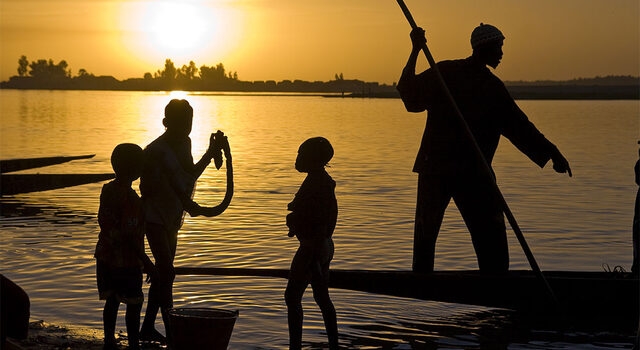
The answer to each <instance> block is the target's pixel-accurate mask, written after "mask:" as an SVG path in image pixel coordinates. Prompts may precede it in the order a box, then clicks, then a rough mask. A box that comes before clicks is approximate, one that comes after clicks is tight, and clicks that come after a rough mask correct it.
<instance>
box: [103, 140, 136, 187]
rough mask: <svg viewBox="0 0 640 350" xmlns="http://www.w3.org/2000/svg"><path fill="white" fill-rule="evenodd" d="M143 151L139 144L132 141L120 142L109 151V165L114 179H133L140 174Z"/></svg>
mask: <svg viewBox="0 0 640 350" xmlns="http://www.w3.org/2000/svg"><path fill="white" fill-rule="evenodd" d="M143 160H144V153H143V151H142V148H140V146H138V145H136V144H133V143H121V144H119V145H117V146H116V147H115V148H114V149H113V152H112V153H111V166H112V167H113V171H114V172H115V173H116V179H121V180H125V181H134V180H136V179H137V178H139V177H140V174H142V164H143Z"/></svg>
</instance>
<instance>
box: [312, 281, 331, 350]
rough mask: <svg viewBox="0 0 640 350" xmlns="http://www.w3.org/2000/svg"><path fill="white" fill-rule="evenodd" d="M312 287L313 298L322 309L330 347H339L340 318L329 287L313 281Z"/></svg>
mask: <svg viewBox="0 0 640 350" xmlns="http://www.w3.org/2000/svg"><path fill="white" fill-rule="evenodd" d="M311 288H312V289H313V299H314V300H315V301H316V304H318V306H319V307H320V311H322V319H323V320H324V327H325V329H326V330H327V338H328V339H329V349H338V320H337V317H336V309H335V307H334V306H333V302H332V301H331V298H330V297H329V287H328V285H327V284H325V283H313V282H311Z"/></svg>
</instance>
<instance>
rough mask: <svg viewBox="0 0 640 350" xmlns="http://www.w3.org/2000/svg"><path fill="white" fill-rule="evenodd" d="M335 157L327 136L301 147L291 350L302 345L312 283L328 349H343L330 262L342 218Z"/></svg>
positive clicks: (288, 294) (294, 212) (293, 220)
mask: <svg viewBox="0 0 640 350" xmlns="http://www.w3.org/2000/svg"><path fill="white" fill-rule="evenodd" d="M332 157H333V147H332V146H331V144H330V143H329V141H328V140H327V139H325V138H323V137H314V138H311V139H308V140H306V141H305V142H303V143H302V145H300V148H299V149H298V157H297V158H296V164H295V168H296V170H298V171H299V172H303V173H307V177H306V178H305V179H304V182H302V185H301V186H300V189H299V190H298V193H296V195H295V198H294V199H293V201H292V202H291V203H289V206H288V209H289V210H290V211H291V213H289V214H288V215H287V226H288V227H289V237H293V236H296V237H297V238H298V241H300V247H299V248H298V251H297V252H296V254H295V256H294V257H293V261H292V262H291V270H290V272H289V282H288V284H287V289H286V291H285V294H284V298H285V301H286V304H287V316H288V323H289V348H290V349H300V348H301V347H302V319H303V312H302V295H303V294H304V291H305V289H306V288H307V286H308V285H309V283H311V288H312V289H313V298H314V299H315V301H316V303H317V304H318V306H319V307H320V310H321V311H322V318H323V319H324V326H325V328H326V331H327V337H328V338H329V348H330V349H338V324H337V320H336V309H335V308H334V306H333V303H332V302H331V298H330V297H329V264H330V262H331V259H332V258H333V252H334V246H333V240H332V239H331V236H332V235H333V230H334V228H335V227H336V220H337V218H338V203H337V201H336V195H335V187H336V182H335V181H334V180H333V179H332V178H331V176H329V174H328V173H327V171H326V170H325V166H326V165H327V163H328V162H329V160H331V158H332Z"/></svg>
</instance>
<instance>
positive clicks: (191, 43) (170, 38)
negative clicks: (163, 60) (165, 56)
mask: <svg viewBox="0 0 640 350" xmlns="http://www.w3.org/2000/svg"><path fill="white" fill-rule="evenodd" d="M148 20H149V26H148V28H149V30H150V39H152V41H153V43H154V44H155V45H157V46H158V47H159V48H160V49H165V50H167V51H169V52H171V51H175V50H192V49H196V48H197V47H198V46H199V45H205V42H204V38H205V37H206V35H207V34H209V33H210V31H211V28H210V26H209V21H207V19H205V18H204V13H203V11H200V8H199V7H197V6H196V5H195V4H194V3H191V2H181V1H174V2H158V3H156V4H155V5H154V6H153V8H152V13H150V15H149V18H148ZM209 20H211V19H209Z"/></svg>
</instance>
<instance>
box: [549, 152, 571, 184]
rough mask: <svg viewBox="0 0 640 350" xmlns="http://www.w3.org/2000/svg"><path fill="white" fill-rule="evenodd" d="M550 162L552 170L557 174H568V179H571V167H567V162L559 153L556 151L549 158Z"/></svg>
mask: <svg viewBox="0 0 640 350" xmlns="http://www.w3.org/2000/svg"><path fill="white" fill-rule="evenodd" d="M551 161H552V162H553V170H555V171H556V172H558V173H561V174H563V173H568V174H569V177H572V176H573V175H572V174H571V167H569V161H568V160H567V159H566V158H565V157H564V156H563V155H562V153H560V151H558V150H556V152H555V153H554V154H553V155H552V156H551Z"/></svg>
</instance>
